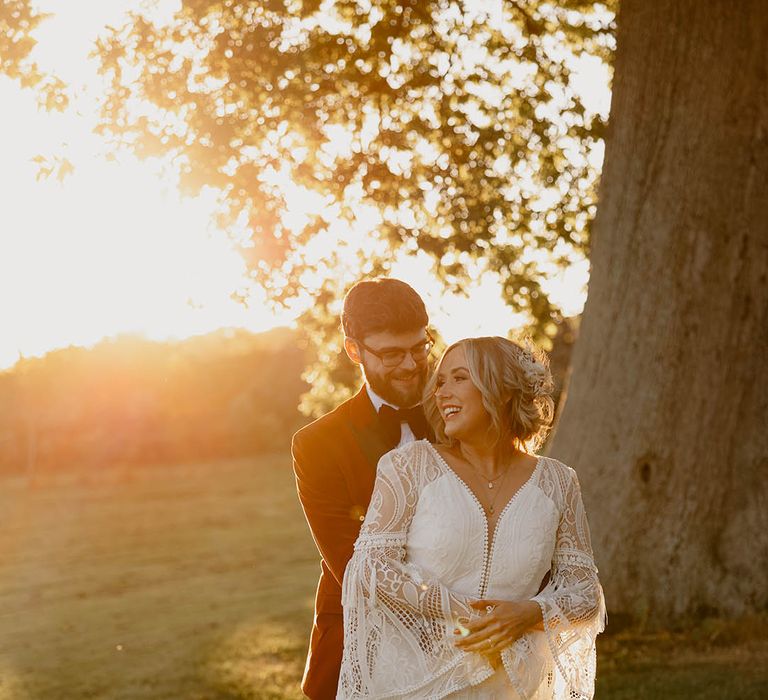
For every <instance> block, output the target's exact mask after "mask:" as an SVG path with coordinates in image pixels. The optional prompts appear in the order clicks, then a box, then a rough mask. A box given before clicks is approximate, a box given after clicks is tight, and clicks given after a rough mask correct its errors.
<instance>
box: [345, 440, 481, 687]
mask: <svg viewBox="0 0 768 700" xmlns="http://www.w3.org/2000/svg"><path fill="white" fill-rule="evenodd" d="M418 457H419V455H418V445H416V446H407V447H406V448H401V449H398V450H393V451H392V452H389V453H387V454H386V455H384V456H383V457H382V458H381V460H380V462H379V465H378V471H377V477H376V484H375V486H374V490H373V496H372V498H371V503H370V506H369V508H368V512H367V515H366V518H365V521H364V523H363V526H362V529H361V531H360V536H359V538H358V540H357V542H356V543H355V551H354V554H353V556H352V559H351V560H350V561H349V564H348V565H347V569H346V572H345V574H344V585H343V588H342V603H343V606H344V656H343V660H342V668H341V677H340V681H339V690H338V696H337V697H338V698H373V697H382V696H383V695H384V694H386V695H387V696H390V695H397V696H398V697H414V698H417V697H423V696H420V694H419V688H424V687H426V686H427V685H429V683H431V682H434V681H435V680H436V679H440V678H441V677H442V681H440V682H441V683H442V682H443V681H445V682H446V683H447V685H450V684H451V682H450V677H453V676H455V677H456V678H467V677H472V675H473V673H477V672H482V670H484V669H482V668H481V667H482V666H483V663H482V660H481V659H480V657H479V656H478V655H468V654H466V653H464V652H461V651H460V650H458V649H457V648H456V647H455V645H454V642H453V640H454V632H453V630H454V628H455V626H456V622H457V620H459V619H462V618H465V619H469V618H474V617H475V616H476V615H477V613H475V612H474V611H473V610H472V609H471V608H470V607H469V602H470V599H469V598H468V597H466V596H462V595H458V594H456V593H453V592H451V591H450V590H449V589H447V588H446V587H445V586H443V585H441V584H440V583H439V582H438V581H437V580H434V579H433V578H431V577H430V576H429V575H428V574H427V572H425V571H423V570H421V569H420V568H419V567H417V566H415V565H414V564H411V563H408V562H407V561H406V548H405V544H406V537H407V533H408V527H409V524H410V522H411V519H412V517H413V513H414V510H415V507H416V504H417V501H418V498H419V494H420V492H421V489H422V486H423V480H424V474H423V465H420V464H419V459H418ZM470 657H474V658H470ZM475 667H476V668H475ZM411 694H412V695H411Z"/></svg>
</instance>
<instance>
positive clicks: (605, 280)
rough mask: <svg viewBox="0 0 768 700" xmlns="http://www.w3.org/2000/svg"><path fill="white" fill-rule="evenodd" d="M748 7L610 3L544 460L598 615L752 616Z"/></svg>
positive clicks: (753, 342)
mask: <svg viewBox="0 0 768 700" xmlns="http://www.w3.org/2000/svg"><path fill="white" fill-rule="evenodd" d="M767 221H768V6H766V4H765V2H764V0H744V1H743V2H738V3H733V2H727V1H726V0H707V2H701V0H622V2H621V9H620V12H619V17H618V39H617V54H616V63H615V77H614V92H613V103H612V107H611V117H610V123H609V131H608V136H607V140H606V157H605V166H604V169H603V179H602V183H601V189H600V203H599V208H598V214H597V217H596V220H595V223H594V233H593V248H592V254H591V261H592V276H591V280H590V285H589V296H588V299H587V304H586V307H585V310H584V315H583V319H582V326H581V332H580V338H579V340H578V342H577V343H576V348H575V353H574V360H573V373H572V379H571V382H570V386H569V387H568V398H567V401H566V403H565V408H564V411H563V414H562V417H561V419H560V422H559V425H558V428H557V433H556V435H555V436H554V440H553V443H552V448H551V454H552V455H553V456H556V457H558V458H560V459H562V460H563V461H565V462H566V463H567V464H569V465H571V466H573V467H574V468H575V469H576V470H577V472H578V473H579V476H580V480H581V483H582V489H583V491H584V497H585V502H586V506H587V509H588V513H589V517H590V523H591V527H592V535H593V544H594V547H595V552H596V556H597V561H598V566H600V569H601V578H602V580H603V583H604V586H605V590H606V598H607V601H608V606H609V609H610V610H612V611H615V612H626V613H631V614H633V615H634V616H636V617H641V618H645V617H649V618H650V619H651V621H657V622H662V623H663V622H664V621H665V620H666V619H669V618H671V617H680V616H685V615H692V614H701V613H714V612H717V613H721V614H740V613H744V612H748V611H751V610H756V609H765V608H766V607H768V586H767V585H766V581H765V578H766V562H768V400H767V399H766V394H767V392H768V294H767V293H766V274H767V272H768V224H767V223H766V222H767Z"/></svg>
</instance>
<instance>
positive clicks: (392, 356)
mask: <svg viewBox="0 0 768 700" xmlns="http://www.w3.org/2000/svg"><path fill="white" fill-rule="evenodd" d="M353 340H354V341H355V342H356V343H357V344H358V345H359V346H360V347H361V348H363V349H364V350H367V351H368V352H369V353H371V355H375V356H376V357H378V358H379V360H381V364H383V365H384V366H385V367H389V368H392V367H397V366H398V365H399V364H400V363H401V362H402V361H403V360H404V359H405V356H406V355H407V354H409V353H410V355H411V357H412V358H413V361H414V362H424V360H426V359H427V357H429V353H430V352H432V348H433V347H434V345H435V339H434V338H433V337H432V335H431V334H430V332H429V331H427V339H426V340H424V341H423V342H421V343H419V344H418V345H414V346H413V347H412V348H410V349H408V350H395V349H392V350H374V349H373V348H370V347H368V346H367V345H366V344H365V343H364V342H363V341H362V340H357V339H355V338H353Z"/></svg>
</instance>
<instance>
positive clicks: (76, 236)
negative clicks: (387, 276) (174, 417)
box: [0, 0, 609, 369]
mask: <svg viewBox="0 0 768 700" xmlns="http://www.w3.org/2000/svg"><path fill="white" fill-rule="evenodd" d="M37 4H38V6H39V7H40V9H41V10H42V11H44V12H50V13H51V15H52V16H51V17H50V18H49V19H47V20H46V21H44V22H43V23H42V24H41V26H40V27H39V29H38V30H37V32H36V37H37V38H38V40H39V42H40V43H39V44H38V47H37V48H36V49H35V55H34V58H35V60H37V61H38V62H39V63H40V65H41V67H42V68H43V69H44V70H54V71H55V72H56V73H57V74H58V75H59V76H60V77H61V78H62V79H63V80H64V81H65V82H66V83H68V84H69V85H70V86H71V91H72V101H71V104H72V108H71V109H69V110H67V111H66V112H65V113H63V114H56V113H52V114H48V113H44V112H39V111H38V110H37V106H36V100H35V96H34V95H33V94H31V93H30V92H29V91H22V90H21V89H20V88H19V87H18V86H17V85H16V83H14V82H12V81H10V80H9V79H7V78H0V103H2V104H3V106H4V115H3V116H4V127H5V128H4V129H3V130H2V132H0V152H1V153H3V159H2V162H0V191H2V193H3V198H4V201H3V225H2V228H1V229H0V319H1V321H2V332H1V333H0V369H1V368H3V367H8V366H10V365H12V364H13V363H14V362H15V361H16V360H17V359H18V358H19V357H20V356H27V355H40V354H43V353H45V352H46V351H48V350H50V349H53V348H56V347H63V346H67V345H70V344H78V345H90V344H93V343H96V342H98V341H99V340H100V339H102V338H104V337H108V336H112V335H116V334H120V333H140V334H143V335H145V336H147V337H150V338H154V339H167V338H184V337H187V336H190V335H194V334H199V333H205V332H209V331H212V330H215V329H217V328H222V327H242V328H246V329H249V330H252V331H259V330H265V329H267V328H270V327H273V326H275V325H285V324H288V323H290V322H291V321H292V320H293V319H295V317H296V315H297V314H298V313H299V312H300V311H301V310H302V309H303V308H305V307H306V306H307V304H309V303H311V300H310V298H309V295H310V294H311V292H312V291H313V290H314V289H316V288H317V287H318V286H319V284H320V282H321V276H322V275H323V274H326V275H327V274H329V272H330V274H335V275H336V276H337V278H338V279H342V278H344V276H345V275H346V276H347V277H355V276H364V275H365V274H366V273H367V269H366V264H365V261H366V257H370V255H372V254H374V253H381V252H382V249H381V246H382V243H381V242H380V241H378V239H376V238H375V237H373V236H371V235H370V233H371V232H372V231H373V230H375V228H376V227H377V226H378V225H379V224H380V222H381V215H380V213H379V212H378V211H376V210H375V209H373V208H371V207H363V206H361V207H359V208H358V209H357V210H356V211H357V213H358V220H357V221H356V222H355V225H354V227H352V226H351V225H350V224H349V223H348V222H344V221H341V220H340V219H339V218H338V216H337V215H336V210H335V209H333V208H330V207H328V206H327V203H326V202H324V200H323V198H322V197H320V196H319V195H317V194H311V193H309V192H308V191H307V190H303V189H301V188H299V187H296V186H295V185H294V184H293V183H292V182H291V181H290V179H289V177H288V175H287V172H285V171H282V172H278V173H275V174H274V177H275V178H276V181H278V182H279V184H280V186H281V187H283V188H284V189H285V190H286V191H287V193H288V197H287V201H289V202H291V210H290V211H288V212H286V213H285V215H284V218H283V223H284V224H285V225H286V226H287V227H288V228H289V229H293V230H298V229H300V228H301V227H302V226H303V225H304V224H305V223H306V221H307V218H308V216H310V215H311V214H313V213H316V212H317V211H322V212H323V213H324V215H325V216H326V218H327V220H328V221H330V222H331V225H330V227H329V231H328V232H327V233H326V234H323V235H320V236H318V237H317V238H316V239H315V240H313V241H312V242H311V244H310V245H309V246H307V247H306V249H305V250H303V251H302V255H303V256H304V257H305V258H306V260H307V261H312V262H313V263H314V264H315V265H316V266H317V271H316V273H315V274H312V273H307V274H306V275H305V276H304V278H303V279H302V282H303V283H304V284H305V287H306V291H307V294H306V295H305V297H304V298H303V299H301V300H299V302H297V304H296V306H295V308H293V309H292V310H291V311H287V312H285V313H283V314H282V315H276V313H275V312H274V311H271V310H269V308H268V307H267V304H266V299H265V294H264V292H263V291H262V290H260V289H257V288H255V287H254V285H253V283H252V282H251V281H250V279H249V277H248V274H247V270H246V265H245V262H244V260H243V258H242V257H241V255H240V253H239V252H238V250H237V246H236V242H235V241H232V240H229V239H227V237H226V236H225V235H224V234H223V233H222V232H221V231H218V230H217V229H216V228H215V227H214V226H213V225H212V224H211V217H212V214H213V212H214V210H215V205H216V196H217V193H216V192H214V191H210V190H208V191H204V193H203V194H202V195H201V196H200V197H198V198H196V199H188V198H187V199H183V198H181V197H180V196H179V194H178V192H177V191H176V189H175V187H174V184H173V182H172V181H171V180H170V179H168V177H167V175H166V176H165V179H163V178H164V175H163V173H164V171H163V168H162V165H163V164H162V163H159V162H152V161H148V162H141V161H138V160H137V159H136V158H134V157H132V156H127V155H120V156H117V157H111V159H109V158H108V157H107V156H106V155H105V153H106V152H107V148H106V145H105V144H104V143H103V141H102V140H101V139H100V138H99V137H98V136H96V135H95V134H94V133H93V127H94V125H95V121H96V109H95V105H96V103H97V100H96V98H97V96H98V95H99V91H100V89H101V88H100V82H99V81H100V78H99V77H98V75H97V73H96V63H95V61H94V60H93V59H89V58H88V54H89V52H90V51H91V50H92V47H93V41H94V40H95V38H96V37H97V35H98V34H99V33H100V32H101V31H103V29H104V27H105V26H107V25H113V26H117V25H119V24H120V23H121V22H122V18H123V17H124V16H125V14H126V13H127V12H128V11H129V10H131V9H134V8H137V7H139V6H143V5H144V3H142V2H141V0H104V1H102V2H99V3H96V4H94V3H90V2H86V0H73V1H72V2H69V3H60V2H54V0H39V2H38V3H37ZM178 4H179V3H178V2H177V0H162V1H160V2H157V3H154V4H153V6H154V7H156V12H158V13H159V14H158V16H160V17H162V16H170V13H172V12H173V11H174V10H175V9H176V8H177V6H178ZM494 7H495V4H494V3H489V4H488V10H489V11H493V8H494ZM470 58H472V59H473V60H480V59H481V58H482V56H474V57H469V56H467V57H465V59H466V60H469V59H470ZM582 63H583V65H581V64H579V67H578V68H577V70H576V71H575V73H574V76H575V77H574V80H576V81H580V82H579V90H580V92H582V93H583V94H585V95H588V96H589V99H590V101H591V108H592V109H594V110H595V111H599V112H601V113H607V110H608V106H609V97H608V93H607V91H606V89H605V85H606V83H607V79H608V78H607V74H605V73H604V71H605V68H604V67H603V66H602V64H600V62H599V61H597V62H594V61H593V62H590V61H589V60H588V59H584V61H582ZM334 136H335V138H334V139H333V143H332V144H331V145H330V146H329V148H330V151H329V155H332V156H337V155H338V154H339V153H340V152H342V151H343V149H344V148H348V146H349V143H350V136H349V134H348V133H347V132H346V131H344V130H343V129H340V131H339V133H338V134H335V135H334ZM362 137H363V138H364V135H363V136H362ZM331 151H332V153H331ZM38 155H43V156H45V161H44V162H43V163H42V165H46V163H47V164H48V166H49V168H50V170H51V175H50V177H48V178H47V179H39V169H40V165H41V164H40V163H38V164H36V163H35V162H34V161H33V159H34V158H35V157H36V156H38ZM592 156H593V157H594V159H595V163H597V164H598V165H599V161H600V160H601V159H602V150H601V149H600V148H597V147H596V148H595V149H594V153H593V154H591V157H592ZM393 157H394V155H393ZM595 163H593V164H595ZM399 165H401V167H403V168H407V167H408V166H407V163H406V162H403V163H401V164H399ZM70 168H72V169H73V170H72V172H71V173H70V172H69V171H70ZM499 168H500V170H503V169H504V168H509V163H506V164H505V163H499ZM518 177H519V180H520V179H524V178H523V177H522V176H521V174H519V173H518ZM519 180H518V182H519ZM539 196H540V197H545V196H546V193H540V195H539ZM247 235H248V232H247V231H243V237H244V238H245V237H247ZM240 242H241V243H242V240H241V241H240ZM329 251H332V254H331V253H330V252H329ZM334 266H339V267H334ZM430 267H431V261H430V259H429V258H428V257H427V256H426V255H425V254H422V253H414V252H413V251H410V252H403V253H402V254H400V255H399V256H398V258H397V260H395V261H394V265H393V269H392V274H393V275H395V276H398V277H400V278H402V279H404V280H406V281H408V282H409V283H411V284H412V285H413V286H414V287H415V288H416V289H417V290H418V291H419V292H420V293H422V295H423V296H424V298H425V301H426V302H427V306H428V308H429V309H430V312H431V315H432V320H433V325H435V327H437V328H438V329H439V330H440V331H441V332H442V334H443V336H444V337H445V338H446V340H448V341H449V342H450V341H452V340H455V339H457V338H459V337H462V336H467V335H473V334H502V335H503V334H506V333H507V332H509V331H510V330H511V329H513V328H515V327H517V326H519V325H520V324H521V323H522V322H524V320H525V319H524V318H523V317H521V316H520V315H516V314H514V313H512V311H511V310H510V309H509V308H508V307H507V306H506V305H505V304H504V303H503V301H502V299H501V296H500V292H499V285H498V280H497V279H496V278H495V277H494V276H493V275H491V274H489V273H485V272H483V271H482V270H481V269H479V270H478V273H477V275H476V278H475V280H474V282H473V283H471V284H470V285H468V288H467V293H468V295H467V296H466V297H464V296H455V295H447V294H445V293H444V292H441V291H440V288H439V286H438V284H437V282H436V281H435V280H434V278H433V277H432V274H431V272H430ZM587 278H588V264H587V263H586V261H579V262H578V263H577V264H574V265H573V266H571V267H570V268H568V269H566V270H562V269H560V268H557V267H556V266H554V265H553V266H552V275H551V278H550V283H549V285H548V288H547V291H548V292H549V293H550V294H551V295H552V297H553V300H554V301H555V303H558V304H559V305H561V307H562V308H563V309H564V311H565V312H566V314H569V315H570V314H575V313H579V312H580V311H581V308H582V306H583V303H584V298H585V289H586V281H587ZM236 294H237V295H239V296H240V297H245V298H246V299H247V301H248V303H247V305H243V304H242V303H239V302H238V301H236V300H235V299H234V296H235V295H236Z"/></svg>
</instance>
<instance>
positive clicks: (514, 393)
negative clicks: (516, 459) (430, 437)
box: [423, 336, 555, 453]
mask: <svg viewBox="0 0 768 700" xmlns="http://www.w3.org/2000/svg"><path fill="white" fill-rule="evenodd" d="M459 347H461V348H463V349H464V354H465V355H466V358H467V369H468V370H469V375H470V377H471V379H472V383H473V384H474V385H475V386H476V387H477V389H478V390H479V391H480V394H481V396H482V400H483V406H484V408H485V410H486V411H487V412H488V415H489V416H490V419H491V425H490V427H489V432H490V438H491V440H492V441H493V443H494V444H495V445H497V447H498V448H499V450H500V451H501V452H502V453H503V452H507V451H509V450H510V449H511V448H513V447H514V448H517V449H521V450H524V451H527V452H532V451H535V450H537V449H538V448H539V447H540V446H541V445H542V444H543V442H544V439H545V438H546V436H547V433H548V432H549V429H550V427H551V425H552V419H553V417H554V409H555V404H554V401H553V399H552V391H553V390H554V383H553V381H552V374H551V373H550V371H549V361H548V359H547V356H546V354H545V353H544V352H543V351H542V350H539V349H538V348H537V347H536V346H534V345H533V343H531V342H526V343H525V345H522V344H518V343H515V342H513V341H511V340H508V339H507V338H501V337H499V336H494V337H480V338H465V339H464V340H459V341H458V342H456V343H453V345H450V346H449V347H448V348H447V349H446V350H445V352H444V353H443V355H442V357H441V358H440V362H439V363H438V365H437V370H436V371H435V373H434V374H433V375H432V377H431V378H430V380H429V382H428V383H427V386H426V388H425V389H424V401H423V405H424V411H425V413H426V415H427V419H428V420H429V422H430V423H431V424H432V428H433V429H434V431H435V435H436V437H437V441H438V442H441V443H444V444H448V445H452V444H453V443H454V442H455V441H454V440H452V439H451V438H449V437H448V436H446V434H445V429H444V428H445V424H444V421H443V417H442V415H441V413H440V410H439V408H438V406H437V401H436V399H435V390H436V386H437V371H439V369H440V365H441V364H442V363H443V360H444V359H445V356H446V355H447V354H448V353H449V352H451V350H454V349H455V348H459Z"/></svg>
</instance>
